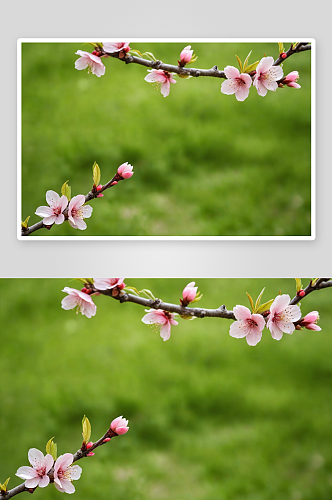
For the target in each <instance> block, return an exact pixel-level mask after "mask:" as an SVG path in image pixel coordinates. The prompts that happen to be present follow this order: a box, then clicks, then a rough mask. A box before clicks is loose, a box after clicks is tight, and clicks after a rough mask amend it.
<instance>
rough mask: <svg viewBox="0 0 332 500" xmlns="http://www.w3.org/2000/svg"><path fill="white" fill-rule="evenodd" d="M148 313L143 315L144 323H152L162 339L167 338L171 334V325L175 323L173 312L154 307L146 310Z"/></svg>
mask: <svg viewBox="0 0 332 500" xmlns="http://www.w3.org/2000/svg"><path fill="white" fill-rule="evenodd" d="M146 311H147V313H148V314H146V315H145V316H143V318H142V321H143V323H145V324H146V325H154V327H155V328H156V330H157V331H159V332H160V336H161V338H162V339H163V340H168V339H169V338H170V335H171V325H177V324H178V322H177V321H175V319H174V314H171V313H169V312H167V311H161V310H156V309H148V310H146Z"/></svg>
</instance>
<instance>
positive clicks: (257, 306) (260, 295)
mask: <svg viewBox="0 0 332 500" xmlns="http://www.w3.org/2000/svg"><path fill="white" fill-rule="evenodd" d="M264 290H265V287H264V288H263V290H262V291H261V293H260V294H259V295H258V297H257V300H256V304H255V312H256V311H257V309H258V308H259V304H260V303H261V298H262V295H263V293H264Z"/></svg>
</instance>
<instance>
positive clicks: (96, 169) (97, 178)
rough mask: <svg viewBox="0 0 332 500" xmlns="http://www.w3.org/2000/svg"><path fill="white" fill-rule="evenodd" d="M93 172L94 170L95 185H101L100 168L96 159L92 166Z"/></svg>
mask: <svg viewBox="0 0 332 500" xmlns="http://www.w3.org/2000/svg"><path fill="white" fill-rule="evenodd" d="M92 172H93V183H94V185H95V186H99V184H100V168H99V165H98V163H97V162H96V161H95V162H94V164H93V166H92Z"/></svg>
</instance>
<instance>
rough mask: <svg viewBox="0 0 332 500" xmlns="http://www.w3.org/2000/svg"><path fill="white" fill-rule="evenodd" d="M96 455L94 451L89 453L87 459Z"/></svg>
mask: <svg viewBox="0 0 332 500" xmlns="http://www.w3.org/2000/svg"><path fill="white" fill-rule="evenodd" d="M93 455H94V453H93V452H92V451H89V453H87V455H86V456H87V457H93Z"/></svg>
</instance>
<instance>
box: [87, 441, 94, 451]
mask: <svg viewBox="0 0 332 500" xmlns="http://www.w3.org/2000/svg"><path fill="white" fill-rule="evenodd" d="M91 446H93V442H92V441H90V442H89V443H87V445H86V447H87V449H88V450H89V449H90V448H91Z"/></svg>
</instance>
